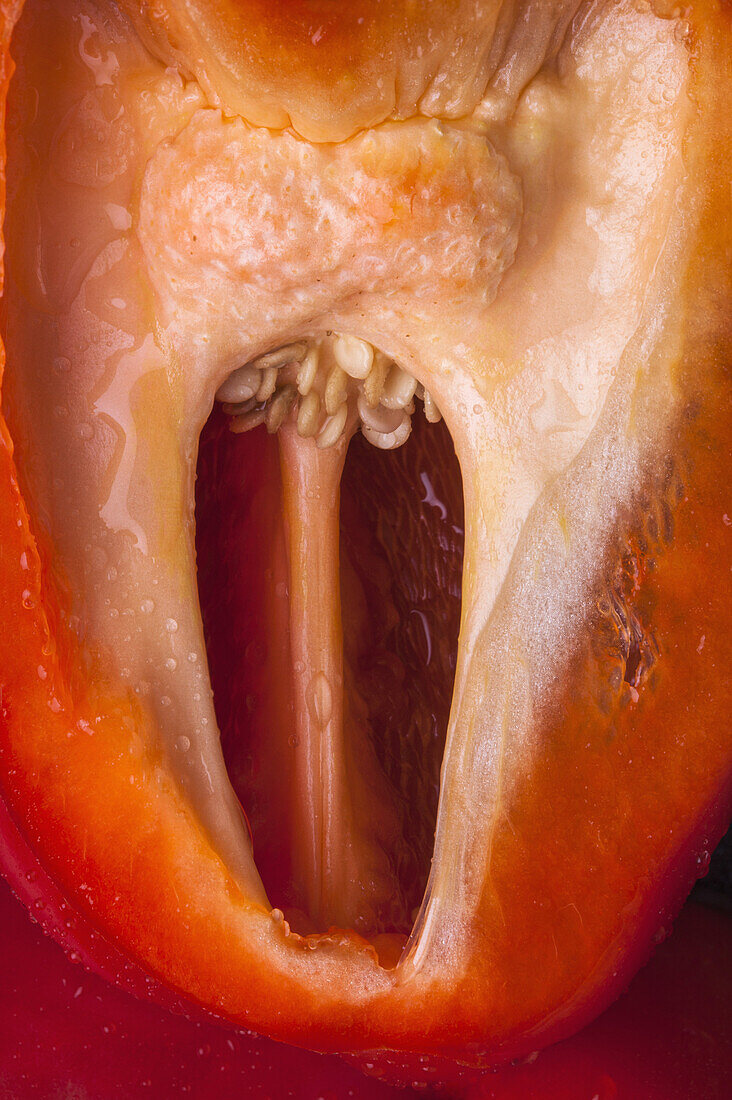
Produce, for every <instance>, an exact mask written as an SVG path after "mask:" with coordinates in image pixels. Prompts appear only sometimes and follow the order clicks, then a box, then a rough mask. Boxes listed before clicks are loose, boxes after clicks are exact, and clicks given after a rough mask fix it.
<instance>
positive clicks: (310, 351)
mask: <svg viewBox="0 0 732 1100" xmlns="http://www.w3.org/2000/svg"><path fill="white" fill-rule="evenodd" d="M216 398H217V400H218V401H220V402H221V403H222V406H223V409H224V411H225V412H226V413H227V414H228V415H229V416H230V417H231V423H230V427H231V430H232V431H233V432H248V431H250V430H251V429H252V428H256V427H258V426H259V425H260V424H264V425H265V427H266V428H267V431H268V432H270V433H274V432H276V431H277V430H278V429H279V428H280V427H281V426H282V424H283V423H284V421H285V419H286V418H287V417H289V416H292V417H293V418H294V419H295V423H296V425H297V431H298V433H299V434H300V435H301V436H303V437H306V438H307V437H314V438H315V441H316V443H317V445H318V447H332V446H333V444H334V443H337V441H338V440H339V439H340V437H341V435H342V434H343V432H344V431H345V430H346V427H347V425H348V424H349V423H350V424H354V423H356V422H360V425H361V431H362V433H363V435H364V436H365V437H366V439H367V440H368V441H369V443H373V445H374V446H375V447H380V448H381V449H382V450H392V449H393V448H394V447H400V446H401V445H402V443H404V442H405V441H406V440H407V438H408V437H409V433H410V431H411V426H412V422H411V417H412V414H413V413H414V407H415V406H414V402H415V399H418V400H421V401H423V402H424V412H425V416H426V418H427V420H429V421H430V422H431V423H436V422H437V421H438V420H439V419H440V412H439V409H438V408H437V406H436V405H435V403H434V401H433V400H432V397H431V396H430V394H429V393H428V392H427V390H425V389H424V388H423V387H422V386H421V385H420V384H419V383H418V382H417V380H416V379H415V378H413V377H412V375H411V374H408V373H407V371H405V370H402V368H401V367H399V366H397V364H396V363H394V362H392V361H391V360H390V359H389V358H387V356H386V355H384V354H383V353H382V352H380V351H379V350H378V349H376V348H374V347H373V346H372V345H371V344H369V343H367V341H365V340H361V339H359V338H358V337H356V336H338V335H332V334H329V335H327V336H325V337H323V338H322V339H320V340H318V341H316V342H310V343H306V342H305V341H302V342H299V343H296V344H287V345H285V346H284V347H281V348H277V349H276V350H275V351H270V352H267V353H266V354H265V355H260V356H259V358H258V359H253V360H252V361H251V362H250V363H247V364H246V366H243V367H239V368H238V369H237V370H235V371H234V372H233V373H232V374H230V375H229V377H228V378H227V379H226V381H225V382H224V383H223V384H222V385H221V386H220V387H219V390H218V392H217V394H216Z"/></svg>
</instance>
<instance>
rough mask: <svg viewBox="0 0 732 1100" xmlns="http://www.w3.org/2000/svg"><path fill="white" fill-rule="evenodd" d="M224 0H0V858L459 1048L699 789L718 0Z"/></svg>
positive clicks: (713, 423)
mask: <svg viewBox="0 0 732 1100" xmlns="http://www.w3.org/2000/svg"><path fill="white" fill-rule="evenodd" d="M260 9H261V5H260V4H259V3H258V2H255V0H250V2H247V3H243V2H242V3H233V2H231V3H227V4H226V5H224V7H223V8H221V6H220V5H214V4H211V3H208V2H205V0H187V2H182V0H181V2H173V0H167V2H165V3H163V2H162V0H160V2H158V0H155V2H151V3H150V4H137V3H134V2H133V0H125V2H124V3H121V4H119V5H116V4H114V3H112V2H111V0H99V2H98V3H96V4H92V3H89V4H87V3H81V2H80V3H79V4H78V8H77V7H74V8H73V9H71V8H69V6H68V5H67V4H61V3H55V2H52V0H28V2H27V3H26V5H25V8H24V9H23V11H22V13H21V5H20V4H19V3H8V2H3V3H2V5H0V10H1V11H2V49H3V53H2V57H3V82H2V87H3V95H4V96H5V97H7V103H6V114H5V116H4V117H5V118H6V122H7V137H8V155H7V160H6V162H5V169H6V176H7V181H8V195H7V207H6V217H5V238H6V241H7V253H6V265H5V266H6V278H5V294H4V304H5V316H4V346H5V355H6V361H5V363H4V376H3V409H4V419H3V423H2V443H1V446H0V609H1V610H0V614H1V615H2V617H3V629H2V630H1V631H0V791H1V792H2V798H3V801H4V804H5V807H6V809H7V815H6V818H4V820H5V827H6V830H7V834H8V837H11V838H12V843H11V844H10V845H9V846H10V848H12V851H13V855H12V859H10V860H9V861H8V874H9V876H10V879H11V881H12V882H13V884H14V886H15V888H16V889H17V890H18V891H19V892H21V893H22V894H23V895H24V896H25V897H26V898H27V899H28V900H29V901H33V900H37V899H38V898H39V897H40V898H41V899H42V900H43V901H44V903H45V906H46V912H47V914H48V915H47V920H48V923H49V927H50V928H51V929H52V930H53V931H54V932H55V933H56V934H57V935H59V937H60V938H61V939H62V940H63V941H64V942H66V943H67V944H68V945H72V944H73V949H74V950H77V951H79V953H80V954H82V955H83V957H84V958H85V960H86V961H87V962H88V963H89V964H90V965H91V966H93V967H95V968H96V969H98V970H100V971H101V972H103V973H105V974H107V975H110V976H112V977H113V978H114V979H115V980H117V981H120V982H121V983H122V984H123V985H126V986H127V987H128V988H132V989H134V990H136V991H137V992H143V993H147V992H151V994H152V995H154V996H156V997H157V998H158V999H161V1000H163V1001H165V1002H166V1003H173V1004H177V1005H180V1004H190V1005H197V1006H200V1007H202V1008H204V1009H206V1010H208V1011H211V1012H214V1013H216V1014H218V1015H221V1016H222V1017H225V1018H226V1019H228V1020H230V1021H233V1022H235V1023H237V1024H238V1025H240V1026H244V1027H249V1028H253V1029H254V1030H256V1031H258V1032H260V1033H262V1034H264V1035H267V1036H269V1037H271V1038H275V1039H280V1040H284V1041H287V1042H290V1043H294V1044H299V1045H302V1046H307V1047H309V1048H311V1049H313V1050H319V1051H338V1052H347V1053H349V1054H351V1055H353V1056H355V1057H357V1058H360V1059H361V1060H362V1061H363V1063H364V1064H373V1063H374V1062H375V1061H376V1060H379V1061H380V1063H382V1064H383V1065H384V1066H385V1067H387V1068H388V1069H389V1071H390V1072H391V1073H393V1074H394V1075H396V1076H397V1077H398V1076H400V1075H404V1076H406V1077H409V1075H410V1073H411V1072H412V1070H413V1067H414V1065H415V1064H416V1061H415V1060H418V1059H420V1058H426V1059H428V1060H430V1061H429V1064H430V1065H431V1066H433V1067H434V1069H435V1072H437V1073H444V1074H448V1072H449V1068H448V1067H449V1066H451V1065H452V1064H453V1063H454V1061H455V1060H456V1059H457V1060H459V1061H460V1062H461V1063H463V1064H470V1065H473V1066H477V1067H485V1066H491V1065H498V1064H501V1063H505V1062H507V1061H510V1060H512V1059H515V1058H518V1057H522V1056H525V1055H526V1054H528V1053H529V1052H531V1051H534V1050H536V1049H539V1048H541V1047H543V1046H545V1045H547V1044H550V1043H553V1042H556V1041H558V1040H560V1039H562V1038H564V1037H565V1036H567V1035H569V1034H571V1033H573V1032H575V1031H577V1030H578V1029H579V1028H580V1027H582V1026H583V1025H584V1024H585V1023H586V1022H588V1021H589V1020H590V1019H592V1018H594V1017H595V1016H596V1015H597V1014H598V1013H599V1012H601V1011H602V1010H603V1009H604V1008H605V1007H607V1005H609V1004H610V1003H611V1001H612V1000H613V999H614V998H615V997H616V996H617V995H618V994H619V993H620V991H621V990H622V989H624V988H625V986H626V985H627V983H628V981H629V979H630V977H631V976H632V974H633V973H634V972H635V971H636V970H637V969H638V967H639V966H640V965H641V964H642V963H643V961H644V960H645V959H646V958H647V957H648V954H649V952H650V950H651V946H652V944H653V942H654V938H655V937H657V936H658V934H659V931H660V930H661V929H663V928H666V927H667V926H668V924H669V922H670V921H671V920H672V919H673V916H674V914H675V912H676V911H677V909H678V907H679V906H680V904H681V902H682V900H683V898H684V897H685V895H686V894H687V893H688V890H689V888H690V886H691V884H692V882H693V880H694V878H695V877H696V875H697V874H698V870H699V860H700V858H702V855H703V853H704V852H705V851H709V850H710V846H711V845H713V844H714V843H715V841H716V840H717V839H718V838H719V837H720V836H721V834H722V832H723V831H724V828H725V826H726V824H727V822H728V819H729V807H730V785H731V779H732V735H731V734H730V728H729V723H728V722H727V721H726V715H727V714H728V713H729V705H730V684H729V676H728V669H729V667H730V664H731V663H732V652H731V649H732V642H731V641H730V635H729V630H728V623H729V618H730V604H731V603H732V592H731V591H730V586H729V583H728V581H729V565H730V541H731V539H732V532H731V531H730V526H731V525H730V518H729V517H730V515H732V506H731V505H730V501H729V477H728V476H727V475H728V470H729V461H730V448H729V426H730V379H729V359H730V323H729V310H728V301H729V289H730V288H729V283H730V272H729V263H728V258H729V251H730V246H731V244H732V224H731V219H730V214H729V194H728V178H727V177H728V169H729V162H730V141H731V137H732V135H731V131H732V121H731V120H730V117H729V112H728V110H727V98H728V89H729V74H728V73H727V71H726V69H725V62H726V58H727V54H728V49H729V42H730V12H729V9H728V7H727V6H726V5H722V4H720V3H714V2H712V0H705V2H700V3H694V4H692V5H690V6H689V8H688V11H687V10H686V9H685V12H686V14H685V15H684V16H683V17H682V16H681V15H680V14H679V13H678V12H677V11H676V10H675V9H672V8H671V7H670V6H668V5H664V4H663V3H660V2H659V3H658V4H656V5H648V6H647V8H644V9H643V10H639V9H638V8H637V6H634V5H633V4H630V3H627V4H626V3H621V4H618V5H604V4H602V3H596V4H594V3H589V4H587V5H581V6H580V5H578V4H576V3H572V4H569V3H568V4H564V5H562V4H559V5H552V10H551V14H550V15H549V14H546V13H545V15H540V14H537V13H536V12H534V11H533V8H532V5H531V4H525V5H522V4H520V3H519V4H517V5H514V6H511V5H504V6H501V5H498V4H491V3H486V4H485V5H484V6H483V8H482V9H481V10H480V11H478V10H477V9H476V10H473V7H472V6H471V5H461V4H455V5H452V4H445V5H433V6H430V7H429V8H425V9H424V11H422V10H420V11H419V12H417V13H415V11H414V10H413V8H412V6H411V5H408V4H405V5H401V4H398V3H394V4H393V5H383V6H382V5H380V6H379V7H378V9H376V8H373V7H372V6H371V5H362V6H357V7H356V8H354V11H353V12H349V13H346V14H342V15H340V14H337V13H336V14H334V13H332V12H331V9H330V6H329V5H328V6H325V7H324V6H323V5H322V4H321V3H318V2H315V0H313V3H302V4H292V5H287V6H286V7H285V8H283V9H282V12H281V13H278V14H277V15H274V14H272V13H270V12H269V11H263V10H260ZM382 9H383V10H382ZM499 9H500V10H499ZM524 9H525V10H524ZM667 9H668V10H667ZM547 10H548V9H547ZM359 20H360V22H359ZM532 20H533V22H532ZM430 43H432V46H430V45H429V44H430ZM435 43H436V45H435ZM428 47H429V49H428ZM430 49H431V50H432V52H429V50H430ZM263 51H264V52H263ZM425 51H427V52H425ZM51 57H52V58H53V64H49V58H51ZM263 57H265V58H266V62H263V60H262V58H263ZM425 58H426V60H425ZM11 59H12V60H11ZM263 65H264V68H263ZM389 89H391V92H389ZM4 102H5V101H4ZM308 371H312V376H311V375H309V374H308ZM323 372H325V373H323ZM253 380H254V381H253ZM217 395H218V404H219V405H220V406H221V409H223V411H221V409H220V410H219V411H218V412H216V413H214V414H213V416H211V409H212V406H213V404H214V402H215V400H216V399H217ZM415 400H418V401H420V402H423V404H424V411H425V414H426V420H427V421H432V420H435V419H436V418H437V415H438V412H437V410H438V409H439V410H440V411H441V413H442V415H443V416H444V425H441V426H437V425H434V424H430V423H427V422H425V421H421V420H420V421H419V424H417V417H418V415H419V416H421V414H419V413H418V411H415V408H414V405H415ZM319 416H320V417H321V419H318V417H319ZM227 418H228V419H227ZM207 421H208V424H207ZM229 428H231V429H232V430H231V431H230V430H229ZM359 428H360V431H361V433H362V435H361V436H358V437H355V436H354V433H356V432H357V431H358V430H359ZM410 431H411V433H412V434H411V437H410V438H409V439H408V441H407V442H405V440H407V437H409V436H410ZM430 432H432V434H430ZM352 436H354V439H353V442H352V443H351V444H350V447H349V446H348V443H349V439H350V438H351V437H352ZM316 437H317V438H316ZM365 441H368V443H369V445H370V444H375V448H372V449H371V450H369V449H368V447H367V445H366V442H365ZM401 443H404V448H403V452H398V451H396V452H395V456H387V458H388V460H389V461H390V462H392V463H393V464H392V465H391V466H385V465H383V464H381V465H379V464H377V459H376V458H375V457H374V456H375V455H376V449H377V448H378V449H391V448H392V447H396V446H397V445H399V444H401ZM399 454H402V455H403V457H396V456H398V455H399ZM412 463H416V465H410V464H412ZM197 469H198V476H199V482H198V490H197V492H198V500H197V501H196V499H195V491H196V490H195V488H194V484H195V480H196V470H197ZM440 478H442V480H443V482H444V485H443V488H442V490H441V492H442V495H441V496H440V495H439V494H437V493H436V492H435V485H436V484H437V483H438V479H440ZM460 486H462V488H460ZM463 509H464V522H463ZM194 513H195V517H197V519H198V530H197V529H196V523H195V517H194ZM349 517H350V518H349ZM463 529H464V530H463ZM400 538H403V542H404V546H405V547H406V549H402V550H401V551H400V550H399V546H400V545H401V543H400ZM461 540H462V541H461ZM197 552H198V556H199V572H200V573H201V583H200V586H197V581H196V553H197ZM399 553H401V554H402V556H401V557H399ZM394 562H397V566H396V568H395V569H394V572H393V574H392V575H393V576H397V575H398V576H400V577H401V581H400V583H401V584H402V587H401V588H398V586H397V585H396V582H393V581H392V580H391V579H389V572H388V569H387V566H389V565H391V566H392V567H394ZM461 566H462V570H461V569H460V567H461ZM410 570H412V572H410ZM412 574H413V575H414V577H415V578H416V581H415V583H414V584H413V585H412V587H411V588H410V587H409V586H410V584H411V583H412V582H411V581H410V577H412ZM460 574H462V575H461V579H460ZM455 575H457V577H458V581H457V587H456V585H455V584H454V583H453V580H452V578H454V576H455ZM425 578H427V579H426V580H425ZM417 581H419V582H420V583H417ZM422 581H425V584H424V586H423V587H424V591H425V592H426V593H427V594H426V596H424V597H422V596H420V595H419V592H421V591H422V586H421V583H422ZM460 584H461V609H460V612H459V615H460V627H459V639H458V640H455V641H454V644H453V640H451V637H450V631H451V627H450V623H451V622H452V621H453V619H455V620H456V618H457V617H456V615H455V614H454V610H455V606H456V600H457V599H458V597H457V596H456V595H455V592H456V591H457V590H458V589H459V588H460ZM397 588H398V591H397ZM405 592H407V596H408V599H407V597H405V595H404V593H405ZM415 593H416V594H415ZM405 599H407V602H406V603H405ZM409 600H411V601H412V603H411V604H410V603H409ZM420 601H422V602H420ZM451 601H452V602H451ZM405 608H406V610H405ZM420 631H421V634H420ZM400 632H401V633H400ZM395 637H399V638H401V639H402V641H401V642H399V646H401V648H399V646H397V643H395V642H394V638H395ZM377 640H378V641H377ZM206 645H208V652H209V656H210V657H211V662H210V663H211V670H210V674H209V667H208V663H207V660H206V655H205V647H206ZM395 647H396V648H395ZM215 654H223V657H221V656H219V657H217V658H216V659H214V655H215ZM377 658H378V660H377ZM217 661H218V662H219V663H218V665H217ZM221 662H223V663H221ZM369 662H370V663H369ZM217 669H218V671H217ZM364 670H366V671H364ZM369 670H370V671H369ZM453 678H454V682H450V681H451V679H453ZM212 681H213V683H214V687H215V690H216V700H215V702H216V706H215V707H214V704H213V703H212V701H211V690H210V684H211V682H212ZM369 685H370V686H369ZM394 699H396V700H397V703H394V704H393V700H394ZM445 699H447V705H446V706H444V707H443V702H441V701H444V700H445ZM405 700H406V702H405ZM392 704H393V705H392ZM390 707H391V710H390V709H389V708H390ZM441 707H442V708H443V709H444V712H445V713H444V715H443V714H442V710H441V709H440V708H441ZM448 712H449V714H448ZM395 715H396V717H395ZM440 715H442V717H440ZM433 718H434V722H435V730H436V732H435V733H434V734H433V733H431V732H430V730H432V726H431V725H430V723H431V721H432V719H433ZM217 723H218V724H219V725H220V726H221V730H222V742H223V745H224V751H223V752H222V749H221V745H220V743H219V738H218V735H217V731H216V725H217ZM425 730H427V732H426V733H425ZM435 745H437V747H438V748H439V749H440V750H441V751H440V752H438V753H436V752H435ZM227 768H228V771H227ZM438 786H439V803H438V800H437V789H438ZM247 825H248V826H249V827H248V828H247ZM69 920H71V921H72V923H73V924H74V926H75V930H74V933H73V936H70V935H69V934H67V933H68V929H66V930H64V929H65V928H66V925H67V923H68V921H69Z"/></svg>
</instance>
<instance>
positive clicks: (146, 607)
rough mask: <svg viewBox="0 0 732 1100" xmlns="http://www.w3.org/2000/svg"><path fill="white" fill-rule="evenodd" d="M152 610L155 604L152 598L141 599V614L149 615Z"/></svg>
mask: <svg viewBox="0 0 732 1100" xmlns="http://www.w3.org/2000/svg"><path fill="white" fill-rule="evenodd" d="M154 610H155V604H154V603H153V601H152V600H143V601H142V602H141V604H140V611H142V613H143V615H151V614H152V612H153V611H154Z"/></svg>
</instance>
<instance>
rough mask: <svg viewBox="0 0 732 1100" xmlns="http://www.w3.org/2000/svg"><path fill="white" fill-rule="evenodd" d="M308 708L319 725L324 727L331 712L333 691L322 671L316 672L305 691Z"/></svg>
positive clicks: (328, 720)
mask: <svg viewBox="0 0 732 1100" xmlns="http://www.w3.org/2000/svg"><path fill="white" fill-rule="evenodd" d="M307 701H308V710H309V711H310V714H311V716H312V717H313V718H314V720H315V721H316V722H317V723H318V725H319V726H321V727H325V726H327V725H328V723H329V722H330V719H331V716H332V714H333V693H332V692H331V689H330V683H329V681H328V677H327V676H326V675H325V673H324V672H316V674H315V676H313V678H312V680H311V681H310V685H309V687H308V693H307Z"/></svg>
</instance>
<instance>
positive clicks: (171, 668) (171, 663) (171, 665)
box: [165, 657, 178, 672]
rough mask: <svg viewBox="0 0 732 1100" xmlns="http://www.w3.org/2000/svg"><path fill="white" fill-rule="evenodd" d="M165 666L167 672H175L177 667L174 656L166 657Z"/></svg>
mask: <svg viewBox="0 0 732 1100" xmlns="http://www.w3.org/2000/svg"><path fill="white" fill-rule="evenodd" d="M165 667H166V668H167V670H168V672H175V670H176V669H177V667H178V662H177V661H176V659H175V657H168V659H167V661H166V662H165Z"/></svg>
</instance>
